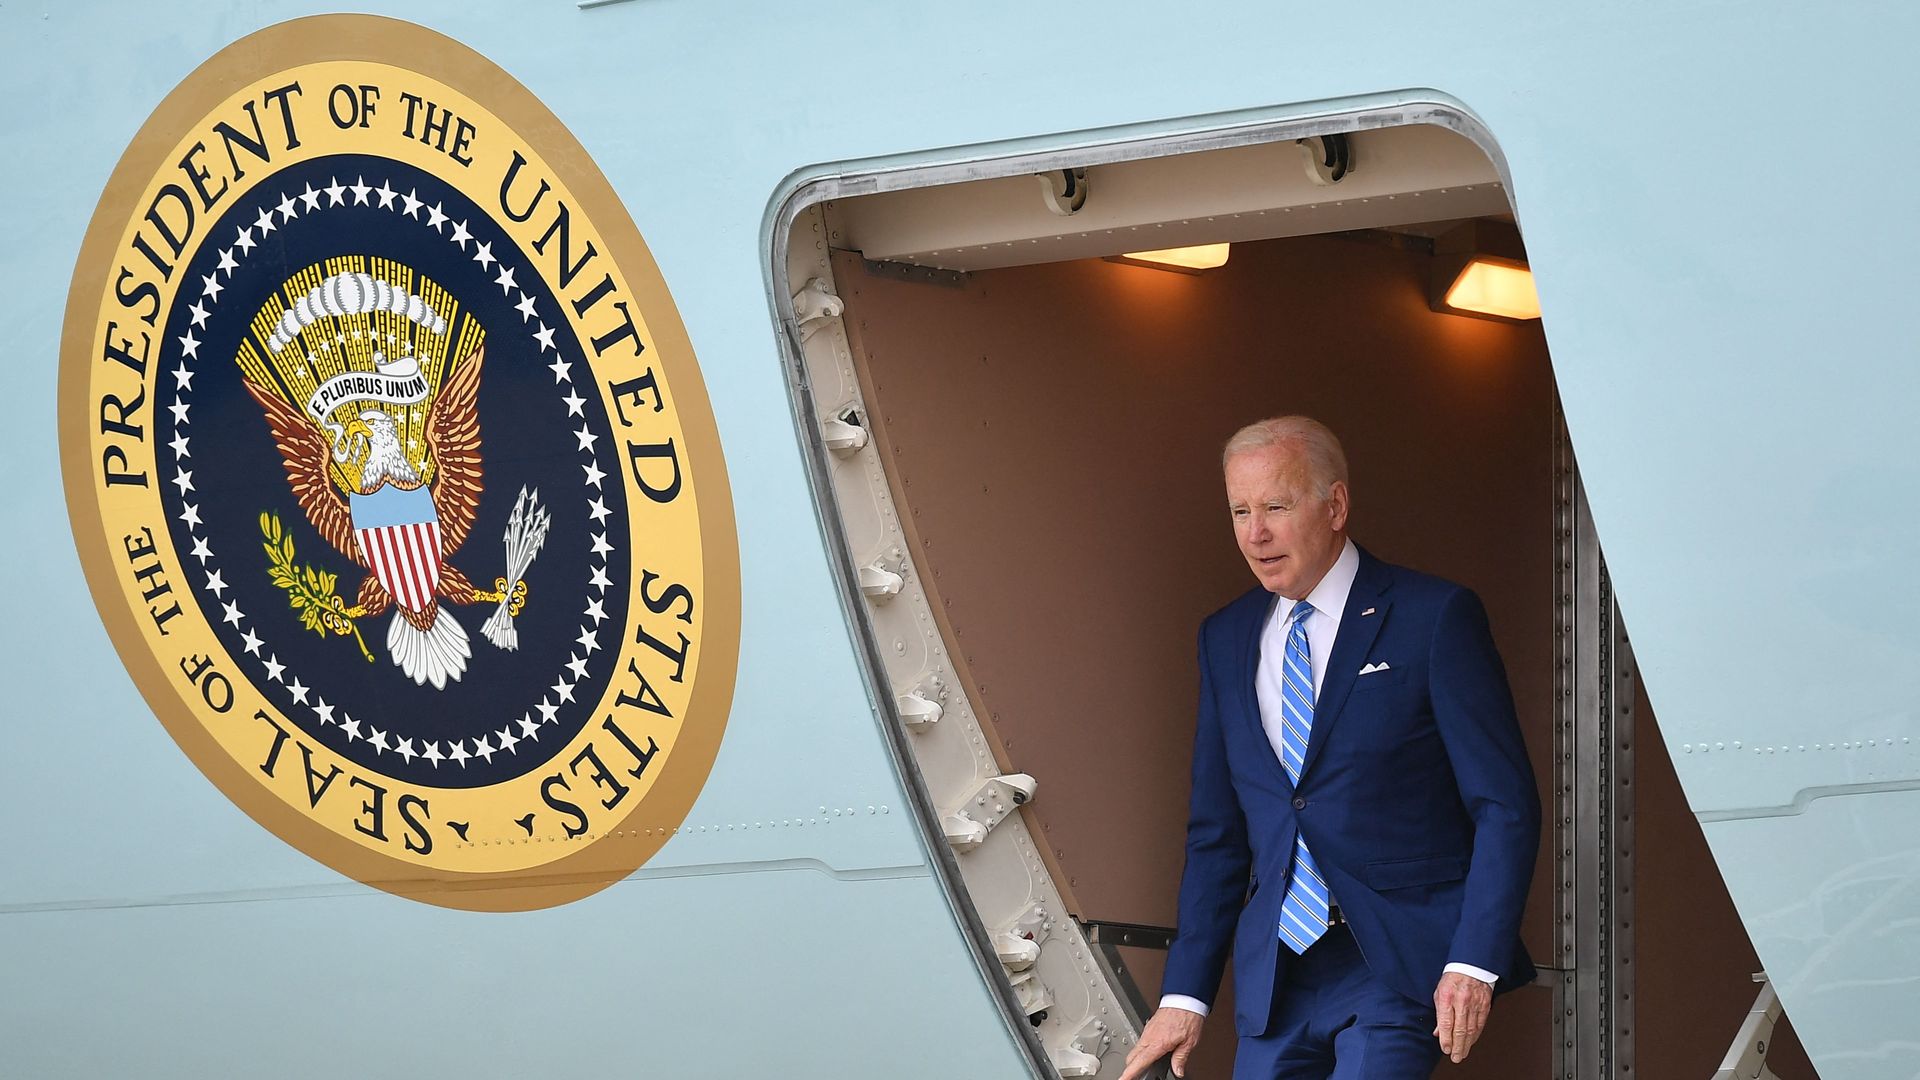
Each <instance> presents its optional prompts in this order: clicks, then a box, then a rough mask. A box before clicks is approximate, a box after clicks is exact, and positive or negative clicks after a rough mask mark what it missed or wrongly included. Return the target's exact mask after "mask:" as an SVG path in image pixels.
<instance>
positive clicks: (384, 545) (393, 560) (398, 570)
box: [379, 526, 419, 611]
mask: <svg viewBox="0 0 1920 1080" xmlns="http://www.w3.org/2000/svg"><path fill="white" fill-rule="evenodd" d="M379 537H380V547H381V550H383V551H384V552H386V562H387V578H386V579H385V581H386V585H387V591H389V592H391V593H392V594H393V599H394V603H396V604H399V605H400V606H401V607H403V608H406V609H408V610H410V611H417V610H419V609H418V608H417V607H415V605H414V602H413V593H412V590H411V589H409V588H408V583H407V568H406V564H405V563H404V562H403V561H402V560H401V556H400V541H399V537H397V536H395V535H394V529H393V527H392V526H388V527H386V528H382V529H380V530H379Z"/></svg>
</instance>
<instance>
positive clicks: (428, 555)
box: [347, 484, 440, 611]
mask: <svg viewBox="0 0 1920 1080" xmlns="http://www.w3.org/2000/svg"><path fill="white" fill-rule="evenodd" d="M347 503H348V509H349V510H350V511H351V512H352V515H353V535H354V539H356V540H358V541H360V550H361V551H362V552H365V553H366V556H367V566H368V567H369V568H371V569H372V570H373V574H374V576H375V577H377V578H379V579H380V584H381V586H382V587H384V588H385V589H386V590H387V593H388V595H390V596H392V597H393V600H394V603H396V604H398V605H399V606H401V607H403V608H406V609H407V610H409V611H425V610H426V609H427V605H428V604H430V603H431V602H432V601H433V590H434V588H435V587H436V586H438V585H439V584H440V515H439V514H438V513H437V512H436V511H435V510H434V508H433V493H432V492H430V491H428V490H427V488H425V487H424V486H423V487H417V488H414V489H413V490H411V491H402V490H400V489H399V488H396V487H394V486H393V485H392V484H388V485H386V486H384V487H382V488H381V489H380V490H379V491H376V492H374V493H373V494H371V495H353V496H350V497H349V498H348V500H347Z"/></svg>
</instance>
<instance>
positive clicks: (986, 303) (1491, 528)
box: [834, 237, 1811, 1077]
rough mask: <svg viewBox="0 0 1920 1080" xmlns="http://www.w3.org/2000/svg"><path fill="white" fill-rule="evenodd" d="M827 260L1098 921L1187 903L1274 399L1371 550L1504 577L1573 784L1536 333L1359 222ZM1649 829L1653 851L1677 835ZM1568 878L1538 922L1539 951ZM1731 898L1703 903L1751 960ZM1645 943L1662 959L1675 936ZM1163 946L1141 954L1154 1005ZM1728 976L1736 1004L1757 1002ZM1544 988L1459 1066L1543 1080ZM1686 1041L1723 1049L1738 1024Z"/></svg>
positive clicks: (1547, 395)
mask: <svg viewBox="0 0 1920 1080" xmlns="http://www.w3.org/2000/svg"><path fill="white" fill-rule="evenodd" d="M834 269H835V274H836V277H837V281H838V287H839V290H840V292H841V295H842V296H843V297H844V298H845V299H846V301H847V324H848V328H849V332H850V336H851V337H852V344H853V347H854V353H855V355H856V357H858V358H859V361H860V364H861V366H862V368H863V373H862V374H863V378H862V381H863V384H864V387H865V392H866V394H867V400H868V405H869V407H870V408H871V410H872V412H873V417H872V421H873V423H874V424H875V427H876V431H877V434H878V435H879V443H880V447H881V450H882V452H883V453H885V454H886V455H887V456H888V459H889V460H888V464H889V466H890V470H891V473H892V477H893V483H894V485H895V489H896V494H897V495H899V496H900V497H901V500H902V504H903V505H905V506H906V507H908V508H909V509H910V517H909V520H908V525H909V535H910V537H911V539H912V541H913V543H914V545H915V547H916V550H915V552H914V554H915V558H916V560H917V564H918V569H919V571H920V573H921V574H922V579H923V581H925V582H926V583H927V584H928V586H929V587H930V591H931V593H932V594H933V595H934V596H935V598H936V600H935V606H936V608H937V609H938V610H939V611H940V612H941V613H942V614H943V615H944V617H945V622H946V624H947V627H948V629H949V632H950V633H952V634H953V635H954V636H955V639H956V641H957V644H958V651H959V653H960V654H961V655H960V656H959V657H958V659H960V660H961V661H963V678H964V679H965V680H966V681H968V682H969V683H971V686H970V687H969V689H970V690H971V691H972V692H973V693H975V694H976V695H977V698H976V700H977V701H978V702H979V703H980V704H982V705H983V706H984V708H983V709H982V712H983V714H984V716H985V717H987V718H989V719H990V721H991V724H992V727H993V730H994V732H995V733H996V735H997V737H998V739H999V741H1000V743H1001V750H1002V753H1003V755H1004V756H1005V758H1006V759H1007V760H1009V761H1011V762H1012V763H1013V765H1014V767H1015V768H1017V769H1019V770H1020V771H1023V772H1028V773H1031V774H1033V775H1034V776H1036V777H1037V778H1038V779H1039V781H1040V790H1039V796H1038V798H1037V799H1036V801H1035V803H1034V804H1033V805H1032V806H1031V807H1030V808H1029V816H1030V821H1031V822H1032V823H1033V825H1034V826H1035V828H1036V829H1038V830H1041V832H1042V834H1043V835H1044V836H1045V837H1046V840H1047V844H1048V846H1049V848H1050V849H1051V851H1052V854H1053V859H1052V861H1053V863H1054V864H1055V869H1056V871H1057V872H1058V873H1060V874H1062V875H1064V880H1063V881H1062V882H1061V884H1062V886H1063V889H1064V890H1065V891H1066V892H1067V893H1068V895H1069V896H1070V899H1071V902H1073V903H1075V904H1076V905H1077V907H1078V908H1079V910H1078V911H1077V912H1076V914H1079V915H1081V916H1082V917H1087V918H1101V919H1115V920H1124V921H1133V922H1145V923H1155V924H1160V925H1171V924H1172V923H1173V921H1174V896H1175V891H1176V887H1177V884H1178V880H1179V874H1180V867H1181V861H1182V842H1183V833H1184V827H1185V801H1186V795H1187V788H1188V779H1187V764H1188V760H1189V749H1190V745H1191V740H1192V733H1193V701H1194V696H1195V693H1196V688H1197V674H1196V672H1195V668H1194V634H1195V630H1196V628H1197V627H1198V625H1199V622H1200V620H1201V619H1202V618H1203V617H1204V616H1205V615H1206V614H1208V613H1209V612H1211V611H1213V610H1214V609H1216V608H1218V607H1219V606H1221V605H1222V604H1224V603H1226V602H1227V601H1228V600H1230V599H1231V598H1232V597H1234V596H1235V595H1237V594H1239V593H1240V592H1242V591H1244V590H1245V589H1246V588H1248V587H1250V586H1251V585H1252V584H1253V582H1252V578H1251V575H1250V574H1249V572H1248V570H1247V568H1246V565H1245V563H1244V562H1243V561H1242V560H1241V559H1240V557H1239V555H1238V553H1237V551H1236V550H1235V548H1234V544H1233V541H1232V536H1231V532H1230V530H1229V528H1228V527H1227V520H1226V515H1225V512H1224V511H1225V505H1224V497H1223V495H1222V493H1221V490H1220V480H1219V461H1218V455H1219V447H1220V445H1221V443H1222V442H1223V441H1224V440H1225V438H1226V437H1227V435H1229V434H1230V433H1231V432H1232V431H1233V429H1234V428H1236V427H1237V426H1239V425H1240V424H1242V423H1245V422H1248V421H1251V420H1254V419H1258V418H1260V417H1262V416H1267V415H1273V414H1276V413H1282V412H1304V413H1308V414H1311V415H1314V416H1317V417H1319V418H1320V419H1322V420H1324V421H1326V422H1327V423H1328V424H1330V425H1331V426H1332V427H1333V428H1334V430H1335V431H1336V432H1338V433H1340V435H1341V436H1342V438H1343V440H1344V441H1345V443H1346V446H1347V450H1348V455H1349V457H1350V459H1351V464H1352V473H1353V485H1352V486H1353V492H1354V507H1355V509H1354V524H1353V531H1354V535H1355V537H1356V539H1357V540H1358V541H1359V542H1360V543H1361V544H1363V545H1365V546H1367V547H1368V548H1369V549H1370V550H1372V551H1373V552H1374V553H1375V554H1377V555H1379V556H1381V557H1383V558H1385V559H1387V560H1389V561H1393V562H1401V563H1405V564H1408V565H1412V566H1415V567H1418V568H1420V569H1422V570H1426V571H1429V572H1432V573H1436V574H1440V575H1442V576H1446V577H1449V578H1452V579H1454V580H1458V581H1462V582H1465V583H1467V584H1469V585H1471V586H1472V587H1473V588H1475V589H1476V590H1478V591H1479V592H1480V594H1481V595H1482V597H1483V598H1484V599H1485V601H1486V604H1487V608H1488V610H1489V613H1490V615H1491V617H1492V621H1493V627H1494V632H1495V636H1496V638H1497V640H1498V643H1499V646H1500V649H1501V652H1502V655H1503V656H1504V658H1505V660H1506V663H1507V668H1508V672H1509V675H1510V677H1511V680H1512V682H1513V687H1514V693H1515V696H1516V699H1517V701H1518V703H1519V707H1520V712H1521V715H1522V718H1523V724H1524V725H1525V726H1526V729H1527V734H1528V740H1529V747H1530V749H1531V751H1532V754H1533V757H1534V764H1535V769H1536V771H1537V772H1538V774H1539V775H1540V776H1541V777H1542V778H1545V777H1547V776H1548V775H1550V774H1549V772H1548V768H1547V766H1548V751H1549V749H1550V745H1551V744H1550V736H1549V727H1548V724H1549V720H1550V715H1551V694H1552V642H1553V638H1552V623H1551V619H1552V614H1553V606H1552V596H1551V586H1552V566H1551V561H1550V556H1551V551H1552V532H1551V530H1552V524H1553V515H1552V504H1551V497H1552V484H1551V476H1550V468H1551V465H1550V456H1549V453H1550V447H1551V443H1550V438H1551V426H1550V425H1551V421H1550V417H1551V412H1552V404H1553V393H1554V390H1553V384H1552V376H1551V370H1550V366H1549V363H1548V358H1547V354H1546V347H1545V342H1544V339H1543V337H1542V335H1541V333H1540V330H1539V328H1538V327H1537V325H1532V326H1515V325H1510V324H1502V323H1494V322H1489V321H1482V320H1473V319H1463V318H1457V317H1451V316H1441V315H1435V314H1433V313H1432V312H1431V311H1429V309H1428V307H1427V302H1426V291H1425V289H1426V285H1425V279H1424V273H1425V259H1424V257H1423V256H1420V255H1418V254H1415V253H1410V252H1407V251H1403V250H1400V249H1398V248H1395V247H1391V246H1387V245H1382V244H1378V243H1370V242H1366V241H1362V240H1356V239H1352V238H1344V237H1305V238H1297V239H1289V240H1278V241H1269V242H1264V243H1258V244H1241V245H1236V246H1235V248H1234V251H1233V258H1232V261H1231V262H1230V263H1229V264H1228V266H1226V267H1224V268H1222V269H1220V270H1216V271H1210V272H1208V273H1206V274H1202V275H1186V274H1177V273H1170V272H1166V271H1160V270H1153V269H1148V268H1143V267H1138V266H1131V265H1122V264H1116V263H1109V262H1103V261H1086V262H1075V263H1061V264H1050V265H1040V266H1031V267H1020V268H1014V269H1007V270H995V271H986V272H981V273H976V274H974V275H971V276H970V277H968V278H967V279H966V280H965V281H964V282H963V283H961V284H958V285H951V284H930V283H926V282H924V281H919V282H906V281H901V280H897V279H894V278H890V277H887V276H883V275H875V274H872V273H870V272H868V271H867V269H866V268H865V266H864V264H863V263H862V261H861V260H860V259H859V257H858V256H857V255H853V254H849V253H839V254H837V255H836V261H835V267H834ZM1649 786H1651V785H1649ZM1673 790H1674V791H1675V792H1677V790H1678V789H1677V786H1676V787H1675V788H1674V789H1673ZM1646 794H1647V793H1646V792H1643V793H1642V795H1643V797H1645V796H1646ZM1541 795H1542V801H1543V802H1544V803H1546V804H1547V805H1551V792H1550V791H1548V790H1546V789H1545V788H1543V790H1542V792H1541ZM1681 811H1682V813H1684V803H1682V804H1681ZM1686 820H1687V821H1688V822H1689V823H1690V822H1691V820H1692V819H1691V817H1690V816H1688V817H1687V818H1686ZM1652 823H1653V821H1652V819H1650V818H1647V817H1643V826H1642V828H1643V832H1642V834H1641V835H1642V852H1641V857H1642V858H1643V859H1647V858H1648V857H1649V853H1650V851H1651V850H1652V849H1654V848H1656V847H1659V846H1660V845H1661V844H1663V843H1664V842H1665V837H1664V835H1663V833H1662V831H1661V830H1658V829H1654V828H1649V827H1648V826H1650V825H1652ZM1694 835H1695V836H1696V837H1697V835H1698V829H1697V826H1696V827H1695V829H1694ZM1701 850H1702V851H1704V847H1702V849H1701ZM1550 865H1551V860H1550V859H1546V858H1543V859H1542V860H1541V867H1540V869H1539V871H1538V872H1537V873H1536V880H1535V888H1534V890H1533V900H1532V903H1531V905H1530V907H1529V910H1528V914H1527V917H1526V920H1525V925H1524V930H1523V932H1524V934H1525V936H1526V939H1527V942H1528V945H1529V947H1530V948H1531V949H1532V950H1533V952H1534V955H1535V956H1536V957H1537V958H1540V959H1541V960H1543V961H1546V960H1548V959H1549V958H1550V950H1549V949H1548V948H1547V943H1548V940H1549V939H1548V935H1549V932H1550V918H1551V916H1550V910H1549V901H1550V888H1549V884H1548V878H1547V871H1548V868H1549V867H1550ZM1704 865H1706V866H1708V867H1709V868H1710V866H1711V864H1710V862H1708V863H1705V864H1704ZM1713 888H1714V890H1715V891H1717V892H1719V893H1720V894H1721V896H1722V900H1723V901H1724V890H1720V889H1719V886H1718V882H1717V879H1714V880H1713ZM1643 902H1644V900H1643ZM1721 906H1722V907H1723V908H1725V910H1719V909H1712V910H1707V909H1702V911H1701V917H1702V918H1705V919H1707V920H1708V921H1710V922H1713V923H1714V924H1715V925H1717V926H1720V927H1721V930H1722V933H1721V935H1720V936H1721V937H1726V936H1727V934H1726V933H1725V928H1726V927H1727V926H1729V925H1730V926H1731V930H1732V933H1733V934H1734V935H1737V936H1738V938H1739V942H1740V945H1741V947H1742V948H1744V945H1745V938H1744V933H1742V932H1741V930H1740V926H1739V923H1738V920H1737V919H1734V918H1732V917H1731V908H1730V906H1728V905H1725V904H1724V902H1723V903H1722V905H1721ZM1641 934H1642V938H1641V940H1642V943H1643V944H1642V948H1643V951H1645V950H1646V948H1647V946H1648V943H1649V941H1650V939H1651V940H1659V934H1658V933H1653V934H1649V932H1648V929H1647V927H1646V926H1645V925H1644V924H1643V927H1642V931H1641ZM1745 956H1746V957H1748V958H1749V959H1747V960H1744V961H1742V962H1743V963H1751V960H1750V957H1751V950H1750V949H1748V950H1746V952H1745ZM1161 962H1162V958H1161V956H1160V954H1156V953H1151V952H1143V951H1130V952H1129V955H1128V963H1129V966H1130V967H1131V969H1132V970H1133V972H1134V974H1135V976H1136V978H1137V980H1138V981H1139V983H1140V985H1141V986H1142V988H1143V989H1144V990H1145V991H1146V992H1147V993H1148V995H1149V997H1152V996H1155V995H1156V991H1157V987H1158V985H1159V978H1160V968H1161ZM1734 966H1736V967H1737V966H1739V964H1735V965H1734ZM1651 967H1652V965H1649V969H1651ZM1642 974H1643V978H1644V977H1646V976H1647V975H1649V974H1655V973H1654V972H1652V971H1651V970H1648V971H1643V973H1642ZM1229 982H1230V979H1229ZM1649 989H1650V990H1654V993H1653V994H1650V995H1649V998H1652V997H1656V996H1657V995H1658V990H1657V989H1654V988H1649ZM1709 989H1711V988H1709ZM1223 993H1224V991H1223ZM1731 993H1732V997H1731V998H1729V1000H1732V998H1737V997H1739V996H1740V995H1743V994H1744V995H1745V1000H1744V1001H1741V1002H1739V1004H1738V1005H1737V1006H1736V1007H1735V1012H1736V1014H1737V1013H1738V1012H1739V1011H1742V1010H1744V1008H1745V1005H1746V1003H1747V1002H1750V1001H1751V991H1750V989H1749V988H1748V987H1747V986H1746V985H1745V984H1744V983H1740V984H1739V985H1737V986H1735V987H1734V988H1733V990H1732V992H1731ZM1643 1000H1648V999H1643ZM1549 1006H1550V999H1549V995H1548V994H1547V992H1546V991H1544V990H1526V991H1522V992H1520V993H1517V994H1514V995H1511V996H1508V997H1505V998H1503V999H1502V1000H1501V1002H1500V1005H1499V1008H1498V1011H1497V1013H1496V1022H1495V1023H1494V1024H1493V1026H1492V1028H1491V1030H1490V1032H1489V1034H1488V1036H1487V1039H1486V1040H1485V1042H1483V1044H1482V1046H1481V1048H1480V1049H1479V1050H1478V1051H1477V1052H1476V1054H1475V1057H1474V1059H1473V1060H1471V1061H1469V1062H1468V1063H1467V1065H1466V1066H1464V1067H1462V1068H1458V1069H1449V1070H1448V1074H1449V1075H1454V1076H1461V1077H1468V1076H1486V1077H1494V1076H1544V1075H1546V1071H1547V1068H1548V1054H1549V1023H1550V1016H1549V1011H1548V1010H1549ZM1220 1007H1222V1008H1225V1007H1226V1005H1225V999H1224V998H1223V1000H1222V1003H1221V1006H1220ZM1230 1029H1231V1025H1229V1024H1226V1023H1216V1024H1210V1025H1208V1040H1207V1046H1206V1047H1205V1048H1204V1051H1203V1054H1202V1057H1201V1059H1200V1060H1199V1061H1198V1062H1196V1068H1195V1069H1194V1070H1193V1071H1191V1072H1190V1073H1189V1075H1193V1076H1199V1077H1210V1076H1221V1077H1224V1076H1226V1075H1227V1073H1228V1072H1229V1071H1230V1061H1231V1054H1232V1037H1231V1030H1230ZM1657 1034H1661V1029H1660V1027H1659V1026H1658V1025H1657V1024H1654V1023H1649V1024H1647V1025H1645V1027H1644V1028H1643V1035H1657ZM1674 1034H1675V1035H1676V1037H1681V1036H1683V1037H1684V1039H1685V1040H1686V1041H1688V1042H1689V1044H1691V1045H1695V1046H1700V1045H1709V1044H1711V1045H1714V1046H1717V1047H1718V1049H1715V1050H1713V1051H1712V1052H1711V1054H1710V1055H1709V1056H1714V1057H1716V1060H1717V1055H1718V1053H1719V1052H1720V1051H1722V1050H1724V1048H1725V1046H1726V1041H1727V1039H1730V1038H1731V1036H1732V1034H1733V1029H1732V1027H1731V1026H1729V1027H1726V1028H1725V1029H1724V1036H1723V1035H1722V1034H1721V1030H1720V1029H1718V1028H1716V1029H1712V1030H1709V1031H1706V1032H1702V1031H1697V1030H1696V1031H1688V1032H1684V1033H1682V1032H1675V1033H1674ZM1648 1049H1649V1050H1651V1049H1653V1048H1652V1047H1649V1048H1648ZM1641 1060H1642V1061H1643V1062H1652V1061H1654V1060H1657V1057H1649V1056H1648V1054H1647V1053H1646V1052H1645V1051H1643V1053H1642V1056H1641ZM1644 1074H1645V1075H1649V1076H1655V1077H1662V1076H1666V1075H1669V1073H1667V1072H1666V1071H1665V1070H1664V1069H1649V1070H1647V1071H1645V1073H1644ZM1671 1075H1675V1076H1691V1075H1699V1074H1697V1073H1685V1072H1676V1073H1672V1074H1671ZM1808 1075H1811V1074H1810V1072H1809V1073H1808Z"/></svg>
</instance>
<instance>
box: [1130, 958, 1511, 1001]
mask: <svg viewBox="0 0 1920 1080" xmlns="http://www.w3.org/2000/svg"><path fill="white" fill-rule="evenodd" d="M1445 970H1446V971H1448V972H1452V973H1457V974H1461V975H1471V976H1473V977H1474V978H1476V979H1479V980H1480V981H1481V982H1483V983H1486V984H1487V985H1488V986H1492V985H1493V984H1494V983H1497V982H1499V981H1500V976H1498V975H1495V974H1494V973H1493V972H1491V971H1488V970H1487V969H1486V968H1477V967H1474V966H1473V965H1472V964H1448V965H1447V966H1446V968H1445ZM1161 1004H1163V1005H1164V1004H1165V1002H1162V1003H1161Z"/></svg>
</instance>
